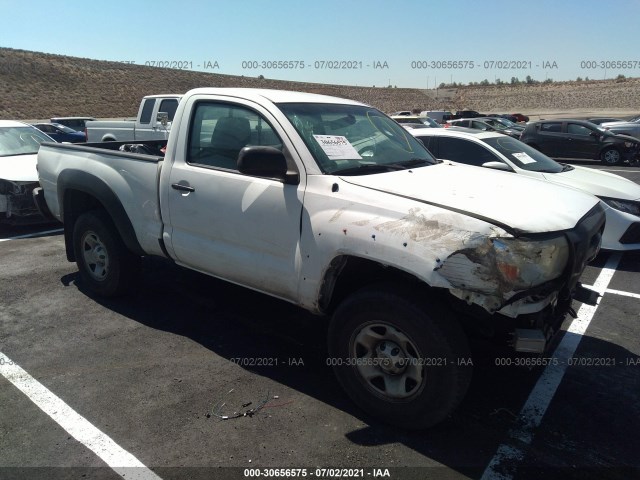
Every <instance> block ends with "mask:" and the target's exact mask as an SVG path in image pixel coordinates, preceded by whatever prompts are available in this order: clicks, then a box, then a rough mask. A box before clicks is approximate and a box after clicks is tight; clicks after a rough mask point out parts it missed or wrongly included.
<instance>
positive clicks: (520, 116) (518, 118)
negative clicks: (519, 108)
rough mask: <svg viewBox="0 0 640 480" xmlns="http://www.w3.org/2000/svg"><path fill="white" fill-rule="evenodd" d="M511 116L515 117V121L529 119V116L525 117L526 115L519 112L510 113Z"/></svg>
mask: <svg viewBox="0 0 640 480" xmlns="http://www.w3.org/2000/svg"><path fill="white" fill-rule="evenodd" d="M511 116H512V117H515V118H516V121H518V122H528V121H529V117H527V116H526V115H523V114H521V113H512V114H511Z"/></svg>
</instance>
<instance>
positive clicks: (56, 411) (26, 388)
mask: <svg viewBox="0 0 640 480" xmlns="http://www.w3.org/2000/svg"><path fill="white" fill-rule="evenodd" d="M0 360H2V361H0V373H1V374H2V376H4V377H5V378H6V379H7V380H9V381H10V382H11V383H12V384H13V385H15V386H16V387H17V388H18V389H19V390H20V391H21V392H22V393H24V394H25V395H26V396H27V398H29V400H31V401H32V402H33V403H35V404H36V405H37V406H38V407H39V408H40V409H41V410H42V411H43V412H45V413H46V414H47V415H49V416H50V417H51V418H52V419H53V420H54V421H55V422H56V423H57V424H58V425H60V426H61V427H62V428H64V429H65V430H66V431H67V432H69V434H70V435H72V436H73V438H75V439H76V440H77V441H79V442H80V443H82V444H83V445H84V446H85V447H87V448H88V449H90V450H91V451H93V452H94V453H95V454H96V455H97V456H98V457H100V458H101V459H102V460H103V461H104V462H105V463H106V464H107V465H109V467H111V468H112V469H113V470H114V471H115V472H116V473H117V474H118V475H120V476H121V477H122V478H126V479H127V480H129V479H136V480H160V477H158V476H157V475H156V474H155V473H153V472H152V471H151V470H149V469H148V468H147V467H145V466H144V465H143V464H142V463H141V462H140V461H139V460H138V459H137V458H135V457H134V456H133V455H131V454H130V453H129V452H127V451H126V450H124V449H123V448H121V447H120V446H118V445H117V444H116V442H114V441H113V440H112V439H111V438H109V437H108V436H107V435H106V434H104V433H102V432H101V431H100V430H98V429H97V428H96V427H94V426H93V425H92V424H91V423H89V421H88V420H87V419H86V418H84V417H83V416H81V415H80V414H79V413H77V412H76V411H75V410H73V409H72V408H71V407H70V406H69V405H67V404H66V403H64V402H63V401H62V400H61V399H60V398H58V397H56V396H55V395H54V394H53V393H51V391H50V390H49V389H47V388H46V387H45V386H44V385H42V384H41V383H39V382H38V381H37V380H36V379H34V378H33V377H32V376H31V375H29V374H28V373H27V372H26V371H25V370H23V369H22V368H21V367H19V366H18V365H17V364H16V363H15V362H13V361H11V360H10V359H9V358H8V357H7V356H6V355H4V354H3V353H2V352H0Z"/></svg>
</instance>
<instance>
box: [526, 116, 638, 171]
mask: <svg viewBox="0 0 640 480" xmlns="http://www.w3.org/2000/svg"><path fill="white" fill-rule="evenodd" d="M520 140H522V141H523V142H524V143H526V144H527V145H530V146H532V147H533V148H535V149H537V150H540V151H541V152H543V153H545V154H546V155H549V156H550V157H557V158H594V159H600V160H601V161H602V163H605V164H607V165H617V164H619V163H622V162H624V161H625V160H627V161H630V162H634V161H636V160H638V159H640V157H639V156H640V141H638V140H637V139H635V138H632V137H629V136H626V135H616V134H614V133H612V132H609V131H607V130H605V129H604V128H602V127H598V126H597V125H594V124H593V123H591V122H585V121H584V120H570V119H569V120H564V119H558V120H543V121H539V122H530V123H528V124H527V126H526V128H525V129H524V132H522V136H521V137H520Z"/></svg>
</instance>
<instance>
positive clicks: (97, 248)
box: [73, 210, 140, 297]
mask: <svg viewBox="0 0 640 480" xmlns="http://www.w3.org/2000/svg"><path fill="white" fill-rule="evenodd" d="M73 249H74V254H75V257H76V263H77V264H78V269H79V272H80V278H81V280H82V283H83V284H84V285H86V286H87V287H88V288H89V289H90V290H91V291H93V292H95V293H97V294H99V295H101V296H104V297H113V296H118V295H122V294H124V293H126V292H127V291H128V290H129V289H130V287H131V286H132V285H133V284H134V283H135V280H136V278H137V274H138V272H139V269H140V257H138V256H136V255H134V254H133V253H131V252H130V251H129V250H128V249H127V247H126V246H125V245H124V242H123V241H122V239H121V238H120V235H119V233H118V231H117V229H116V227H115V225H114V224H113V222H112V221H111V218H110V217H109V216H108V215H107V214H106V212H104V211H102V210H94V211H91V212H87V213H84V214H82V215H81V216H80V217H78V220H76V223H75V225H74V228H73Z"/></svg>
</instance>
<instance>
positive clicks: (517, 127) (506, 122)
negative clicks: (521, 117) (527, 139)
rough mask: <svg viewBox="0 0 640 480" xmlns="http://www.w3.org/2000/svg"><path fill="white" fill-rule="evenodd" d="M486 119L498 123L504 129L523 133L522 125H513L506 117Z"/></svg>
mask: <svg viewBox="0 0 640 480" xmlns="http://www.w3.org/2000/svg"><path fill="white" fill-rule="evenodd" d="M487 118H488V119H491V120H493V121H496V122H498V123H499V124H501V125H504V126H505V127H507V128H509V129H512V130H517V131H519V132H522V131H524V125H522V124H521V123H515V122H513V121H511V120H509V119H508V118H507V117H505V116H500V117H487ZM487 121H488V120H487Z"/></svg>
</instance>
